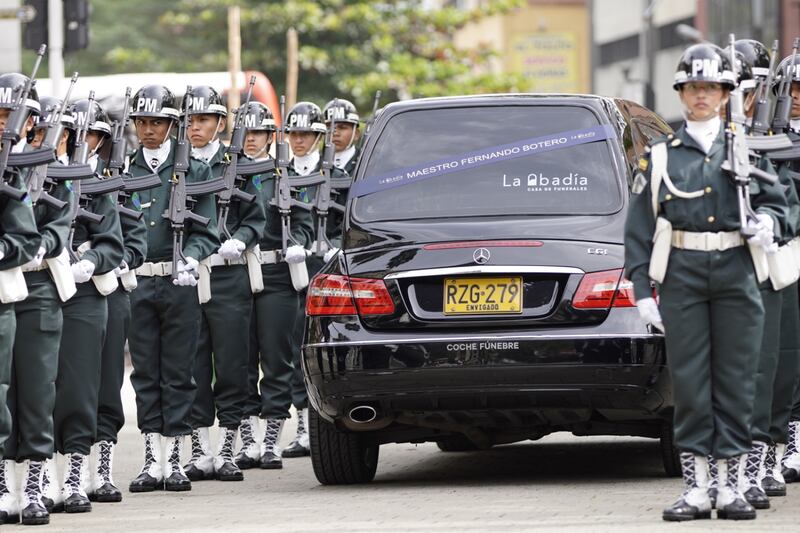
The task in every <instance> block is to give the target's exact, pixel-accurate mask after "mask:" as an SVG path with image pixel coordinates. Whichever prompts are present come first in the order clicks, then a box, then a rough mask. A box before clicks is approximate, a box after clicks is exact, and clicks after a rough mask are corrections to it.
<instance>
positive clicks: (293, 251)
mask: <svg viewBox="0 0 800 533" xmlns="http://www.w3.org/2000/svg"><path fill="white" fill-rule="evenodd" d="M285 259H286V262H287V263H289V264H292V265H299V264H300V263H302V262H303V261H305V260H306V249H305V248H303V247H302V246H299V245H297V244H295V245H294V246H290V247H288V248H287V249H286V258H285Z"/></svg>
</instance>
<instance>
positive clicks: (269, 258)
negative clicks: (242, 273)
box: [258, 250, 282, 265]
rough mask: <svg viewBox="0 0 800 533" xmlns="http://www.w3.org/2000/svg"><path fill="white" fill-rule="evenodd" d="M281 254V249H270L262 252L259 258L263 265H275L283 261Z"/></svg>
mask: <svg viewBox="0 0 800 533" xmlns="http://www.w3.org/2000/svg"><path fill="white" fill-rule="evenodd" d="M281 255H282V254H281V251H280V250H269V251H266V252H260V253H259V256H258V259H259V261H260V262H261V264H262V265H274V264H277V263H280V262H281Z"/></svg>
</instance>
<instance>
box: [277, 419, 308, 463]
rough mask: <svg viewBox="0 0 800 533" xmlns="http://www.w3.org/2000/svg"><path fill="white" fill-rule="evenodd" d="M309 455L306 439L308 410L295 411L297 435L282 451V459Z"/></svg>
mask: <svg viewBox="0 0 800 533" xmlns="http://www.w3.org/2000/svg"><path fill="white" fill-rule="evenodd" d="M309 455H311V445H310V443H309V439H308V408H306V409H300V410H298V411H297V435H295V437H294V440H292V442H291V443H290V444H289V445H288V446H287V447H286V448H285V449H284V450H283V453H281V456H282V457H306V456H309Z"/></svg>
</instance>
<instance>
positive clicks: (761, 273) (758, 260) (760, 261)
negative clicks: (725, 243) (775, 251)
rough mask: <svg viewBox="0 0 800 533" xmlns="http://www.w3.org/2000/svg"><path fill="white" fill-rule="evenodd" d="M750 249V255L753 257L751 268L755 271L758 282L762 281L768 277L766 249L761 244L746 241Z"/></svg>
mask: <svg viewBox="0 0 800 533" xmlns="http://www.w3.org/2000/svg"><path fill="white" fill-rule="evenodd" d="M747 247H748V248H749V249H750V256H751V257H752V258H753V268H754V269H755V271H756V278H757V279H758V282H759V283H763V282H765V281H767V280H768V279H769V261H768V259H767V251H766V250H764V247H763V246H760V245H758V244H750V243H747Z"/></svg>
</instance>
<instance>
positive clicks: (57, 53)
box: [47, 0, 64, 95]
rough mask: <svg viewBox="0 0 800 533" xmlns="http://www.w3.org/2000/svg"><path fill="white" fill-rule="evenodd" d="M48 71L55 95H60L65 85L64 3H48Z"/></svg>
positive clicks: (53, 0)
mask: <svg viewBox="0 0 800 533" xmlns="http://www.w3.org/2000/svg"><path fill="white" fill-rule="evenodd" d="M47 35H48V36H47V51H48V54H49V55H48V56H47V59H48V60H47V70H48V71H49V73H50V80H51V81H52V83H53V94H54V95H60V94H61V92H62V86H63V85H64V2H63V0H48V1H47Z"/></svg>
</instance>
